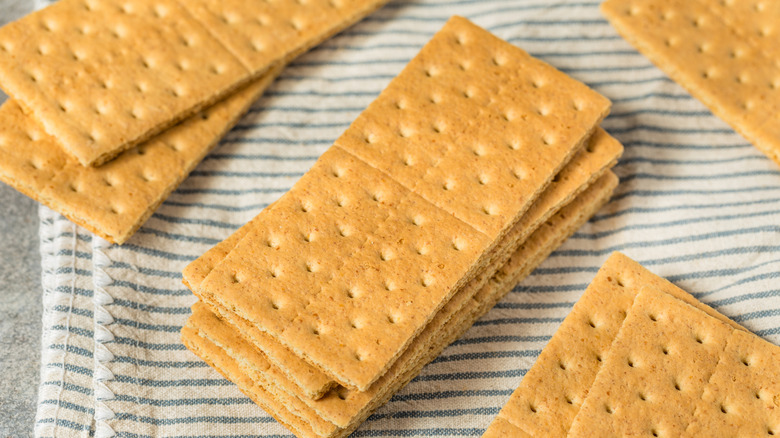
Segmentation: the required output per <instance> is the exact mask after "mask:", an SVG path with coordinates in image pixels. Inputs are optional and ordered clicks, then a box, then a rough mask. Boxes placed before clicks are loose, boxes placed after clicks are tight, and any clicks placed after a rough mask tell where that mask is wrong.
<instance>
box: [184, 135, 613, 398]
mask: <svg viewBox="0 0 780 438" xmlns="http://www.w3.org/2000/svg"><path fill="white" fill-rule="evenodd" d="M622 150H623V148H622V146H621V145H620V143H619V142H617V140H615V139H614V138H612V137H611V136H610V135H609V134H607V133H606V132H605V131H604V130H602V129H600V128H599V129H598V130H597V131H596V133H594V135H593V136H592V137H591V138H590V139H589V140H588V144H587V147H586V148H584V149H583V150H581V151H580V152H579V153H578V154H577V155H576V156H575V157H574V158H573V159H572V160H571V162H569V163H568V164H567V165H566V167H565V168H564V169H563V170H561V172H560V173H559V174H558V175H557V176H556V178H555V179H554V181H553V182H552V183H551V184H550V186H549V187H548V188H547V189H546V190H545V192H544V193H543V194H542V195H541V196H540V197H539V198H538V199H537V200H536V202H535V203H534V205H533V206H532V207H531V209H530V210H529V211H528V212H527V213H526V215H525V216H524V218H523V220H522V221H521V222H520V223H519V224H517V225H515V229H516V231H513V232H514V233H522V234H520V235H519V236H518V237H517V240H518V241H523V240H525V239H526V237H527V235H528V234H530V232H531V231H532V230H533V229H536V228H537V227H538V226H539V224H541V223H542V222H544V221H546V220H547V219H548V218H549V217H550V216H552V215H553V214H554V213H556V212H557V210H558V209H560V208H561V206H563V205H565V204H567V203H568V202H570V201H571V199H573V198H574V197H575V196H577V195H578V194H579V193H580V192H581V191H582V190H584V189H585V187H587V186H588V185H590V183H592V182H593V181H594V180H595V179H597V178H598V177H599V176H601V174H602V173H603V172H604V171H605V170H606V169H607V168H609V167H612V166H613V165H614V163H615V162H616V161H617V159H618V157H619V156H620V155H621V153H622ZM257 220H258V219H257V218H255V219H253V220H252V221H250V222H249V223H248V224H246V225H244V226H243V227H241V228H240V229H239V230H237V231H236V232H235V233H234V234H233V235H231V236H230V237H229V238H228V239H226V240H224V241H223V242H220V243H219V244H217V245H216V246H215V247H214V248H212V249H211V250H209V251H207V252H206V253H205V254H203V256H201V257H199V258H198V259H197V260H195V261H193V262H192V263H190V265H188V266H187V267H186V268H185V269H184V272H183V276H182V279H183V282H184V283H185V284H186V285H187V287H189V288H190V289H196V288H197V286H198V285H199V284H200V282H201V281H202V280H203V278H205V276H206V275H207V274H208V272H210V271H211V269H212V268H213V266H214V265H216V264H217V263H219V261H220V260H222V259H223V258H224V257H225V256H226V255H227V253H228V252H229V251H230V249H232V248H233V247H235V245H236V243H237V242H238V240H240V238H241V237H242V236H243V235H245V234H246V233H247V232H248V231H249V230H250V229H252V228H253V227H255V224H256V221H257ZM462 292H463V291H460V292H457V294H460V293H462ZM472 293H473V291H472ZM204 298H206V299H207V297H204ZM209 305H210V306H213V307H215V311H216V312H218V313H220V314H221V315H222V317H223V318H225V319H226V320H227V321H228V322H229V323H230V324H232V325H234V326H235V327H236V329H238V330H239V331H240V332H241V333H242V334H243V336H244V338H246V339H247V340H249V341H250V342H252V343H253V344H255V345H256V346H257V347H258V348H259V349H260V350H261V351H263V352H264V353H265V354H266V355H267V356H268V359H269V360H270V361H271V362H272V363H274V364H275V365H276V366H277V367H278V368H279V369H281V370H283V371H284V372H286V373H287V375H288V377H289V382H292V383H294V384H295V386H297V387H298V389H299V390H300V391H302V392H303V394H305V395H307V396H308V397H309V398H312V399H318V398H319V397H321V396H322V395H323V394H324V393H325V392H326V391H327V390H328V389H330V388H331V387H332V386H333V385H335V382H334V381H333V380H331V379H330V378H329V377H328V376H327V375H325V374H324V373H322V372H320V371H318V370H316V368H314V367H312V366H311V365H309V364H308V363H306V362H305V361H303V360H301V359H300V358H298V356H296V355H295V354H293V353H292V352H291V351H290V350H289V349H287V348H285V347H284V346H282V345H281V344H279V343H278V342H275V341H274V340H273V339H272V338H271V337H270V336H268V335H266V334H265V333H263V332H262V331H261V330H259V329H257V328H255V327H253V326H252V324H250V323H249V322H248V321H246V320H245V319H243V318H240V317H239V316H238V315H234V314H232V313H230V312H229V311H227V310H226V309H224V308H221V307H219V305H218V304H217V303H213V302H209ZM290 390H294V389H292V388H291V389H290Z"/></svg>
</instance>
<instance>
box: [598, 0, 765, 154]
mask: <svg viewBox="0 0 780 438" xmlns="http://www.w3.org/2000/svg"><path fill="white" fill-rule="evenodd" d="M601 10H602V12H603V13H604V15H605V16H606V17H607V19H609V21H610V22H611V23H612V25H613V26H615V28H616V29H617V31H618V32H619V33H620V34H621V35H622V36H623V37H624V38H625V39H626V40H627V41H628V42H629V43H631V44H632V45H634V47H636V48H637V50H639V51H640V52H641V53H642V54H644V55H645V56H647V57H648V58H649V59H650V60H651V61H652V62H653V63H655V64H656V65H657V66H658V67H659V68H660V69H661V70H663V71H664V72H666V73H667V74H668V75H669V76H670V77H671V78H672V79H674V80H675V81H676V82H677V83H679V84H680V85H681V86H683V87H684V88H686V89H687V90H688V91H689V92H690V93H691V94H692V95H693V96H694V97H696V98H697V99H699V100H701V102H702V103H704V104H705V105H706V106H707V107H709V108H710V110H712V112H713V113H714V114H715V115H717V116H718V117H720V118H721V119H723V120H724V121H726V122H727V123H728V124H730V125H731V126H732V127H733V128H734V129H735V130H736V131H737V132H739V133H740V134H742V135H743V136H744V137H745V138H746V139H747V140H748V141H750V142H751V143H753V145H755V146H756V147H757V148H758V149H759V150H761V151H762V152H763V153H764V154H766V155H767V156H768V157H769V158H771V159H772V160H774V161H775V162H777V163H778V164H780V61H778V60H779V59H780V49H778V44H777V41H778V38H777V37H778V35H780V4H778V2H776V1H767V0H607V1H605V2H604V3H602V6H601Z"/></svg>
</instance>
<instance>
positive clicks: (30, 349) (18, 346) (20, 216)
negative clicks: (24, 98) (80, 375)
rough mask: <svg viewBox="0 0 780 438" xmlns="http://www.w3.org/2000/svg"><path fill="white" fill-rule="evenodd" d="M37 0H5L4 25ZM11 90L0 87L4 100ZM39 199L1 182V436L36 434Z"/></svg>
mask: <svg viewBox="0 0 780 438" xmlns="http://www.w3.org/2000/svg"><path fill="white" fill-rule="evenodd" d="M30 10H32V0H0V25H4V24H6V23H8V22H9V21H12V20H14V19H16V18H18V17H21V16H22V15H24V14H26V13H28V12H29V11H30ZM4 100H5V95H3V94H2V93H1V92H0V102H1V101H4ZM41 294H42V291H41V256H40V253H39V249H38V204H37V203H36V202H35V201H33V200H32V199H30V198H28V197H26V196H24V195H22V194H21V193H19V192H17V191H16V190H14V189H12V188H11V187H9V186H7V185H5V184H2V183H0V370H1V371H0V372H1V373H2V374H0V375H2V378H0V412H1V413H2V415H0V437H2V438H5V437H26V436H32V433H33V422H34V421H35V407H36V398H37V393H38V381H39V379H40V377H39V369H40V361H41Z"/></svg>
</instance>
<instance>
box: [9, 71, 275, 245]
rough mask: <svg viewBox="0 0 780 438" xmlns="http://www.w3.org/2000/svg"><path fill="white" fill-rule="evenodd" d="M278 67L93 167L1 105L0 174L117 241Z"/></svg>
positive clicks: (241, 111) (185, 171)
mask: <svg viewBox="0 0 780 438" xmlns="http://www.w3.org/2000/svg"><path fill="white" fill-rule="evenodd" d="M280 71H281V67H277V68H274V69H273V70H271V71H269V72H268V73H267V74H266V75H264V76H263V77H262V78H260V79H258V80H256V81H254V82H253V83H251V84H250V85H248V86H246V87H245V88H244V89H242V90H240V91H239V92H237V93H236V94H235V95H233V96H230V97H229V98H228V99H226V100H224V101H222V102H219V103H217V104H216V105H213V106H212V107H209V108H207V109H206V110H204V111H203V112H202V113H201V114H198V115H195V116H193V117H190V118H189V119H187V120H185V121H184V122H182V123H180V124H179V125H177V126H175V127H173V128H171V129H169V130H168V131H166V132H164V133H163V134H160V135H158V136H156V137H154V138H152V139H151V140H149V141H147V142H146V143H144V144H142V145H140V146H138V147H137V148H135V149H133V150H129V151H126V152H123V153H122V154H120V155H119V156H118V157H117V158H116V159H114V160H112V161H111V162H110V163H108V164H106V165H104V166H101V167H99V168H93V167H83V166H82V165H81V164H80V163H79V162H78V161H77V160H76V159H74V158H72V157H71V156H69V155H68V154H66V153H65V152H63V151H62V149H61V148H60V145H59V143H58V142H57V140H56V139H54V138H52V137H51V136H49V135H48V134H46V133H45V132H43V130H42V129H41V128H40V127H39V126H38V125H37V124H36V123H34V122H33V121H32V119H30V118H29V117H27V116H26V115H25V114H24V113H23V112H22V109H21V108H20V107H19V105H18V104H17V103H16V101H8V102H6V103H5V104H3V106H2V107H0V180H1V181H3V182H5V183H7V184H9V185H10V186H12V187H14V188H15V189H16V190H19V191H20V192H22V193H24V194H26V195H27V196H30V197H31V198H33V199H35V200H36V201H38V202H40V203H42V204H44V205H46V206H48V207H49V208H51V209H53V210H56V211H58V212H60V213H61V214H63V215H64V216H66V217H67V218H68V219H70V220H71V221H72V222H74V223H76V224H78V225H80V226H82V227H84V228H86V229H88V230H90V231H92V232H93V233H95V234H97V235H99V236H100V237H102V238H104V239H106V240H108V241H110V242H112V243H118V244H122V243H124V242H125V241H127V239H129V238H130V236H132V235H133V233H135V231H136V230H137V229H138V228H139V227H140V226H141V225H142V224H143V223H144V222H145V221H146V219H148V218H149V216H150V215H151V214H152V213H153V212H154V210H155V209H156V208H157V206H158V205H160V203H162V202H163V201H164V200H165V199H166V198H167V197H168V195H169V194H170V193H171V192H172V191H173V190H174V189H176V187H178V185H179V184H180V183H181V182H182V181H183V180H184V178H186V176H187V175H188V174H189V173H190V172H191V171H192V169H194V168H195V166H196V165H197V164H198V163H199V162H200V161H201V160H202V159H203V158H204V157H205V156H206V154H207V153H208V152H209V151H210V150H211V149H212V148H213V147H214V145H216V144H217V142H218V141H219V139H220V138H222V136H224V134H225V133H226V132H227V131H228V130H230V128H231V127H232V126H233V125H234V124H235V123H236V122H237V121H238V120H239V119H240V117H241V116H242V115H243V114H244V113H245V112H246V111H247V109H248V108H249V106H250V105H251V104H252V102H254V101H255V100H256V99H257V98H258V97H259V96H260V95H261V94H262V93H263V91H265V89H266V88H267V87H268V86H269V85H270V84H271V82H272V81H273V79H274V78H275V77H276V76H277V75H278V74H279V72H280Z"/></svg>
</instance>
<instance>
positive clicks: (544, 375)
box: [487, 252, 739, 437]
mask: <svg viewBox="0 0 780 438" xmlns="http://www.w3.org/2000/svg"><path fill="white" fill-rule="evenodd" d="M646 285H650V286H653V287H655V288H657V289H659V290H661V291H663V292H665V293H667V294H669V295H671V296H674V297H676V298H678V299H680V300H682V301H684V302H686V303H689V304H691V305H692V306H695V307H697V308H698V309H700V310H702V311H704V312H706V313H707V314H709V315H712V316H713V317H715V318H717V319H718V320H720V321H723V322H724V323H727V324H730V325H732V326H733V327H737V328H738V327H739V325H737V324H736V323H734V322H732V321H730V320H729V319H728V318H726V317H725V316H723V315H722V314H720V313H719V312H717V311H716V310H714V309H712V308H711V307H709V306H707V305H705V304H703V303H701V302H699V301H698V300H696V299H695V298H694V297H693V296H692V295H690V294H688V293H687V292H685V291H683V290H682V289H680V288H678V287H677V286H675V285H673V284H672V283H670V282H668V281H667V280H665V279H663V278H661V277H658V276H656V275H655V274H653V273H651V272H650V271H648V270H647V269H645V268H644V267H642V266H641V265H640V264H638V263H636V262H635V261H633V260H631V259H630V258H628V257H626V256H625V255H623V254H621V253H617V252H616V253H613V254H612V255H611V256H610V257H609V259H607V261H606V262H605V263H604V265H603V266H602V267H601V269H599V272H598V273H597V274H596V276H595V278H594V279H593V281H592V282H591V284H590V285H589V286H588V288H587V289H586V290H585V292H584V293H583V295H582V297H581V298H580V299H579V300H578V301H577V303H576V304H575V305H574V307H573V308H572V311H571V312H570V313H569V315H568V316H567V317H566V319H564V321H563V323H561V326H560V327H559V328H558V330H557V331H556V332H555V335H553V337H552V339H550V342H549V343H548V344H547V346H546V347H545V348H544V350H543V351H542V353H541V354H540V355H539V358H538V359H537V360H536V362H535V363H534V365H533V366H532V367H531V369H530V370H528V372H527V373H526V375H525V377H523V380H522V382H521V383H520V386H519V387H518V388H517V389H516V390H515V391H514V393H513V394H512V396H511V397H510V399H509V401H508V402H507V403H506V405H505V406H504V407H503V408H502V409H501V412H499V414H498V418H502V419H504V420H506V421H509V422H510V423H512V424H513V425H515V426H516V427H518V428H520V429H521V430H523V431H524V432H526V433H528V434H530V435H532V436H545V437H565V436H566V435H567V433H568V432H569V429H570V427H571V425H572V422H573V420H574V418H575V416H576V415H577V413H578V412H579V410H580V407H581V406H582V403H583V400H584V399H585V396H586V395H587V394H588V390H589V389H590V387H591V385H592V383H593V381H594V379H595V378H596V374H597V373H598V371H599V369H600V367H601V365H602V361H603V360H604V358H605V357H606V355H607V353H608V352H609V351H610V347H611V345H612V343H613V341H614V339H615V337H616V336H617V333H618V331H619V329H620V327H621V325H622V323H623V319H624V318H625V315H626V313H627V312H628V310H629V309H630V308H631V305H632V303H633V301H634V299H635V297H636V296H637V294H638V293H639V292H640V290H641V289H642V288H643V287H644V286H646ZM561 365H563V368H562V367H561ZM492 427H493V426H492V425H491V427H490V428H488V432H487V433H490V434H492V433H493V432H492V431H491V428H492Z"/></svg>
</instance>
